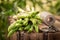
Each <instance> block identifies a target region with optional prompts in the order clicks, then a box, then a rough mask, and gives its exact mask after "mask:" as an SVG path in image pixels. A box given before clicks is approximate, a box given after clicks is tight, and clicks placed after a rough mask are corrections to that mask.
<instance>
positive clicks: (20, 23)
mask: <svg viewBox="0 0 60 40" xmlns="http://www.w3.org/2000/svg"><path fill="white" fill-rule="evenodd" d="M38 14H39V12H37V11H31V12H26V11H25V12H20V13H19V15H16V17H17V20H16V21H15V22H13V23H12V24H11V25H10V26H9V27H8V37H9V36H11V35H12V34H13V33H14V32H16V31H18V30H19V31H27V32H28V33H30V32H32V31H33V30H35V31H36V32H39V30H38V25H39V24H41V23H42V20H41V19H40V16H38Z"/></svg>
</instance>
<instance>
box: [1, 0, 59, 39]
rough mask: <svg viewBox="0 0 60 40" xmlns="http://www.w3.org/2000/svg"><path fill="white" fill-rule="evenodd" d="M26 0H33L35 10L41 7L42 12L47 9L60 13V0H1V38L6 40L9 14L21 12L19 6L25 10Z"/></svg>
mask: <svg viewBox="0 0 60 40" xmlns="http://www.w3.org/2000/svg"><path fill="white" fill-rule="evenodd" d="M26 1H29V2H30V1H31V2H32V4H33V7H34V9H35V10H39V8H40V10H39V11H40V12H41V11H43V10H45V11H49V12H51V13H53V14H56V15H60V0H45V1H44V0H0V40H5V34H6V31H7V28H8V22H7V19H8V16H9V15H13V14H17V13H18V12H19V9H18V7H20V8H22V9H24V10H25V7H26V5H27V4H26ZM36 5H38V6H39V7H36ZM3 29H4V30H3Z"/></svg>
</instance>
